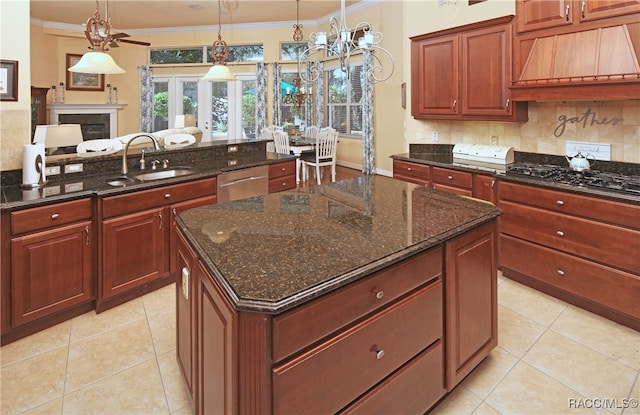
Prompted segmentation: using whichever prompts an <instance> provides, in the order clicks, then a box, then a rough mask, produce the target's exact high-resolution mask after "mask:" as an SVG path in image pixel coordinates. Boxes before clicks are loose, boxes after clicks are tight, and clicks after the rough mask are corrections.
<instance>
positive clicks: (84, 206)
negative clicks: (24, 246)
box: [11, 199, 91, 235]
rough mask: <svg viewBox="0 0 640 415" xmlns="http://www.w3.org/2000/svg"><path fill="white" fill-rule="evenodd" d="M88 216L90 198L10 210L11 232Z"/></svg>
mask: <svg viewBox="0 0 640 415" xmlns="http://www.w3.org/2000/svg"><path fill="white" fill-rule="evenodd" d="M90 218H91V199H81V200H74V201H71V202H62V203H56V204H54V205H46V206H40V207H36V208H31V209H25V210H20V211H17V212H11V232H12V233H13V234H14V235H17V234H20V233H25V232H31V231H35V230H38V229H45V228H49V227H52V226H59V225H65V224H67V223H72V222H77V221H79V220H83V219H90Z"/></svg>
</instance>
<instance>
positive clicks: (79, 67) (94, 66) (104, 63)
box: [68, 52, 125, 75]
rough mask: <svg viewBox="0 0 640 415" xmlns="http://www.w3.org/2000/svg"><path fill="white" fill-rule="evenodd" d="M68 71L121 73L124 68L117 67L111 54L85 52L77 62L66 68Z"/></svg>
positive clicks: (123, 71)
mask: <svg viewBox="0 0 640 415" xmlns="http://www.w3.org/2000/svg"><path fill="white" fill-rule="evenodd" d="M68 70H69V72H80V73H97V74H111V75H113V74H121V73H125V70H124V69H122V68H121V67H119V66H118V65H117V64H116V63H115V62H114V60H113V58H112V57H111V56H109V55H108V54H106V53H104V52H87V53H85V54H84V55H82V58H81V59H80V61H78V63H76V64H75V65H73V66H72V67H71V68H69V69H68Z"/></svg>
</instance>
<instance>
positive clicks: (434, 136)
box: [431, 131, 438, 143]
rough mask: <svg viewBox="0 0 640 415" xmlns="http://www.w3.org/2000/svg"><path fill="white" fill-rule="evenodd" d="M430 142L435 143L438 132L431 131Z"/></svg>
mask: <svg viewBox="0 0 640 415" xmlns="http://www.w3.org/2000/svg"><path fill="white" fill-rule="evenodd" d="M431 142H432V143H437V142H438V132H437V131H434V132H432V133H431Z"/></svg>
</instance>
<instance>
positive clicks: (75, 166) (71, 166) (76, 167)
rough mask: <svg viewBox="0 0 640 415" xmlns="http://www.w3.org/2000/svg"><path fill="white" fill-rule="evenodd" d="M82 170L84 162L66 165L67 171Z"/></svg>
mask: <svg viewBox="0 0 640 415" xmlns="http://www.w3.org/2000/svg"><path fill="white" fill-rule="evenodd" d="M81 171H82V163H77V164H67V165H65V166H64V172H65V173H80V172H81Z"/></svg>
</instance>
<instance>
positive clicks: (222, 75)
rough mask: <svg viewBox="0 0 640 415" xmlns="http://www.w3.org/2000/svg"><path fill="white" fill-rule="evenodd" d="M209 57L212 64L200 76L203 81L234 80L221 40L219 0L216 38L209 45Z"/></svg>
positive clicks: (225, 43)
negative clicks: (211, 59)
mask: <svg viewBox="0 0 640 415" xmlns="http://www.w3.org/2000/svg"><path fill="white" fill-rule="evenodd" d="M211 57H212V58H213V66H212V67H211V68H209V72H207V74H206V75H205V76H203V77H202V80H203V81H212V82H221V81H235V80H236V77H235V76H234V75H233V74H232V73H231V71H230V70H229V67H228V66H227V57H229V48H228V47H227V42H225V41H224V40H222V2H221V0H218V39H216V40H215V41H214V42H213V46H212V47H211Z"/></svg>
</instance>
